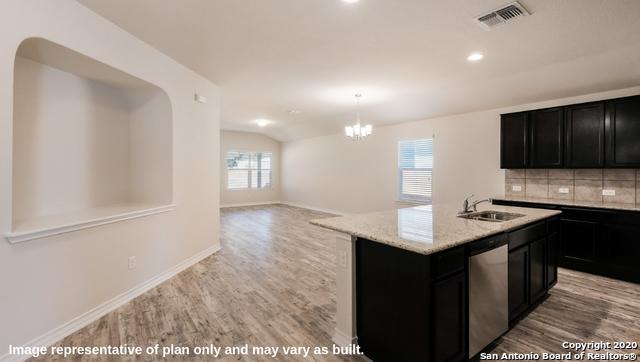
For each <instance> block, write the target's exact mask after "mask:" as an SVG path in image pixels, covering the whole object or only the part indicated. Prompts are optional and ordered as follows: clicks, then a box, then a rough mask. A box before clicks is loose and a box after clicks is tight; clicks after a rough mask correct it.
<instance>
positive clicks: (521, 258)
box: [509, 245, 529, 321]
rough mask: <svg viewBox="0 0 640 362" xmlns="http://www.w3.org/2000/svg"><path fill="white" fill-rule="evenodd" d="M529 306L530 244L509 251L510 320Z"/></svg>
mask: <svg viewBox="0 0 640 362" xmlns="http://www.w3.org/2000/svg"><path fill="white" fill-rule="evenodd" d="M528 307H529V246H528V245H525V246H523V247H521V248H519V249H516V250H513V251H511V252H509V320H510V321H513V320H514V319H516V318H518V316H519V315H520V314H521V313H522V312H524V311H525V310H527V308H528Z"/></svg>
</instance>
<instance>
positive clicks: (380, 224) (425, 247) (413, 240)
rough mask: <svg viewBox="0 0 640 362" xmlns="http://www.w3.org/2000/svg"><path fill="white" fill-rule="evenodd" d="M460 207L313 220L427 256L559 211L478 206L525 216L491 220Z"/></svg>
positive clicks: (415, 208) (390, 211)
mask: <svg viewBox="0 0 640 362" xmlns="http://www.w3.org/2000/svg"><path fill="white" fill-rule="evenodd" d="M459 210H460V206H459V205H425V206H416V207H410V208H404V209H398V210H389V211H382V212H375V213H369V214H358V215H350V216H341V217H332V218H326V219H317V220H312V221H311V223H312V224H314V225H318V226H322V227H324V228H327V229H331V230H335V231H339V232H343V233H346V234H350V235H354V236H357V237H362V238H365V239H369V240H373V241H377V242H379V243H382V244H387V245H391V246H395V247H398V248H401V249H405V250H409V251H413V252H416V253H421V254H425V255H426V254H433V253H436V252H438V251H442V250H446V249H449V248H452V247H454V246H457V245H461V244H465V243H468V242H471V241H474V240H479V239H482V238H484V237H488V236H492V235H496V234H499V233H502V232H505V231H510V230H513V229H516V228H519V227H521V226H523V225H526V224H529V223H532V222H535V221H538V220H542V219H546V218H548V217H551V216H555V215H559V214H560V211H556V210H546V209H532V208H522V207H511V206H498V205H486V204H484V205H479V206H478V211H483V210H494V211H503V212H510V213H517V214H523V215H524V216H523V217H520V218H517V219H514V220H510V221H504V222H488V221H480V220H470V219H463V218H460V217H458V216H457V213H458V211H459Z"/></svg>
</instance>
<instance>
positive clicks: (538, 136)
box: [529, 107, 564, 168]
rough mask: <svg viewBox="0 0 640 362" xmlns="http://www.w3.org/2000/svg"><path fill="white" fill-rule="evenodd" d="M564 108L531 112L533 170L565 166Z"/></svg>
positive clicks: (530, 149) (530, 150) (531, 162)
mask: <svg viewBox="0 0 640 362" xmlns="http://www.w3.org/2000/svg"><path fill="white" fill-rule="evenodd" d="M563 120H564V112H563V108H561V107H558V108H549V109H541V110H538V111H533V112H531V120H530V121H529V130H530V131H529V132H530V145H529V152H530V162H529V167H533V168H559V167H562V166H563V164H564V162H563V161H564V159H563V153H564V137H563V134H564V121H563Z"/></svg>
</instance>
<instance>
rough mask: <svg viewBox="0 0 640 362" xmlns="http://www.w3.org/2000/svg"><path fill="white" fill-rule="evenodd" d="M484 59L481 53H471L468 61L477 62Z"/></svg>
mask: <svg viewBox="0 0 640 362" xmlns="http://www.w3.org/2000/svg"><path fill="white" fill-rule="evenodd" d="M482 58H484V55H482V54H481V53H471V54H470V55H469V56H468V57H467V60H468V61H470V62H477V61H478V60H480V59H482Z"/></svg>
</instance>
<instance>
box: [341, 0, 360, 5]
mask: <svg viewBox="0 0 640 362" xmlns="http://www.w3.org/2000/svg"><path fill="white" fill-rule="evenodd" d="M342 1H344V2H346V3H349V4H354V3H357V2H358V1H360V0H342Z"/></svg>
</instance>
